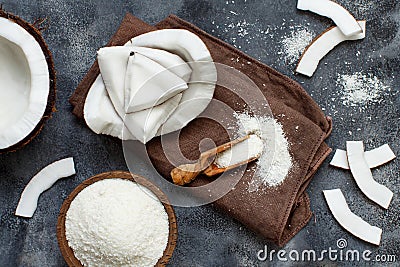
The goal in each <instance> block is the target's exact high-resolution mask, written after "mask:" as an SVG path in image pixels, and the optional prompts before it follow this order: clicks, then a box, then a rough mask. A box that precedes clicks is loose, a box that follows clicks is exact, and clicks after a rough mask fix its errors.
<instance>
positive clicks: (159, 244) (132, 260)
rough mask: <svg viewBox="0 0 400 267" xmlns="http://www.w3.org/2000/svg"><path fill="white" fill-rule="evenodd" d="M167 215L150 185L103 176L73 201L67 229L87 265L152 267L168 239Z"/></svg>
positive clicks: (76, 253)
mask: <svg viewBox="0 0 400 267" xmlns="http://www.w3.org/2000/svg"><path fill="white" fill-rule="evenodd" d="M168 229H169V225H168V215H167V213H166V211H165V209H164V206H163V205H162V203H161V202H160V201H158V200H157V198H156V197H155V196H154V195H153V194H152V193H151V192H150V191H149V190H147V189H146V188H144V187H142V186H140V185H138V184H136V183H134V182H132V181H128V180H123V179H105V180H101V181H98V182H96V183H94V184H92V185H90V186H88V187H86V188H85V189H83V190H82V191H81V192H80V193H79V194H78V195H77V196H76V197H75V199H74V200H73V201H72V203H71V206H70V207H69V209H68V212H67V215H66V221H65V232H66V237H67V240H68V244H69V246H70V247H71V248H72V250H73V251H74V255H75V257H76V258H77V259H78V260H79V261H80V262H81V263H82V264H83V265H84V266H136V267H140V266H154V265H155V264H156V263H157V261H158V260H159V259H160V258H161V257H162V255H163V253H164V250H165V248H166V245H167V242H168V233H169V230H168Z"/></svg>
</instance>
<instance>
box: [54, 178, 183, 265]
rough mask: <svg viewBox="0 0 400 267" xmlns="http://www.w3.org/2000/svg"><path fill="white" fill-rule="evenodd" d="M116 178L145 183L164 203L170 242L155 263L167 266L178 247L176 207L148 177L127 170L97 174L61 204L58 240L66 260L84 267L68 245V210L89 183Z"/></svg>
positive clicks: (70, 263) (68, 262) (78, 187)
mask: <svg viewBox="0 0 400 267" xmlns="http://www.w3.org/2000/svg"><path fill="white" fill-rule="evenodd" d="M115 178H121V179H127V180H130V181H132V182H136V183H138V184H141V185H143V186H144V187H146V188H147V189H149V190H150V191H152V192H153V194H155V195H156V196H157V197H158V199H159V200H160V201H161V202H162V204H163V205H164V208H165V211H166V212H167V214H168V221H169V235H168V243H167V247H166V248H165V250H164V254H163V256H162V257H161V258H160V259H159V260H158V262H157V264H156V265H155V266H156V267H163V266H166V265H167V263H168V262H169V260H170V259H171V257H172V254H173V252H174V249H175V247H176V240H177V238H178V226H177V223H176V216H175V212H174V209H173V208H172V206H171V205H170V204H169V200H168V198H167V196H166V195H165V194H164V193H163V192H162V191H161V190H160V189H159V188H158V187H156V186H155V185H154V184H152V183H151V182H149V181H148V180H147V179H145V178H143V177H141V176H139V175H136V174H132V173H129V172H126V171H113V172H105V173H101V174H98V175H95V176H93V177H91V178H89V179H87V180H86V181H83V182H82V183H81V184H79V185H78V186H77V187H76V188H75V189H74V191H72V193H71V194H70V195H69V196H68V197H67V198H66V199H65V201H64V203H63V204H62V206H61V209H60V214H59V216H58V221H57V240H58V246H59V247H60V250H61V254H62V255H63V257H64V259H65V262H66V263H67V264H68V266H70V267H72V266H74V267H83V265H82V264H81V262H80V261H79V260H78V259H77V258H76V257H75V255H74V252H73V250H72V249H71V248H70V246H69V245H68V241H67V238H66V234H65V219H66V216H67V211H68V209H69V207H70V205H71V203H72V201H73V200H74V198H75V197H76V196H77V195H78V194H79V193H80V192H81V191H82V190H83V189H85V188H86V187H88V186H89V185H91V184H93V183H95V182H98V181H100V180H103V179H115Z"/></svg>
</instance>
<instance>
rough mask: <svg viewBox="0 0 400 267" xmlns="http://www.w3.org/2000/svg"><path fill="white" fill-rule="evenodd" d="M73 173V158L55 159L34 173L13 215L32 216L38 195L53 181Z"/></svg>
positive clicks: (51, 184)
mask: <svg viewBox="0 0 400 267" xmlns="http://www.w3.org/2000/svg"><path fill="white" fill-rule="evenodd" d="M74 174H75V167H74V160H73V158H66V159H62V160H59V161H56V162H54V163H52V164H50V165H48V166H47V167H45V168H44V169H43V170H41V171H40V172H39V173H38V174H36V175H35V176H34V177H33V178H32V179H31V180H30V181H29V183H28V184H27V186H26V187H25V189H24V191H23V192H22V195H21V198H20V200H19V202H18V206H17V209H16V211H15V215H17V216H22V217H28V218H30V217H32V216H33V214H34V213H35V210H36V207H37V203H38V200H39V196H40V195H41V194H42V193H43V192H44V191H46V190H47V189H49V188H50V187H52V186H53V184H54V183H55V182H57V181H58V180H59V179H61V178H64V177H69V176H71V175H74Z"/></svg>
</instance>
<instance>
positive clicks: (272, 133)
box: [224, 113, 293, 191]
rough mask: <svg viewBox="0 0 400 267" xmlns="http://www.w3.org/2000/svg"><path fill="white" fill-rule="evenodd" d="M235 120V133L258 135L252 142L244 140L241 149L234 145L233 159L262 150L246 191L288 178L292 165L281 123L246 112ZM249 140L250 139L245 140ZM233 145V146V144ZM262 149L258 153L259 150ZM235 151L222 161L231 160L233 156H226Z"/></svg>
mask: <svg viewBox="0 0 400 267" xmlns="http://www.w3.org/2000/svg"><path fill="white" fill-rule="evenodd" d="M235 117H236V119H237V127H238V134H239V135H240V136H244V135H247V134H251V136H252V135H256V136H258V137H259V138H258V139H259V140H261V141H262V142H261V143H259V142H258V141H257V139H256V138H254V140H253V141H248V142H247V144H246V143H245V142H244V144H243V145H242V146H246V147H244V148H243V149H242V150H238V149H237V148H236V149H235V151H233V152H234V153H235V154H239V153H242V154H243V155H236V156H234V157H236V158H243V157H248V156H249V155H250V156H251V155H254V154H257V153H261V156H260V158H259V159H258V160H257V161H256V169H255V173H254V177H253V180H252V182H251V183H250V185H249V191H256V190H257V189H258V188H259V186H260V185H264V186H267V187H275V186H278V185H280V184H281V183H282V182H283V181H284V180H285V178H286V177H287V175H288V173H289V171H290V169H291V168H292V166H293V160H292V157H291V155H290V152H289V147H290V145H289V142H288V140H287V139H286V137H285V133H284V131H283V128H282V125H281V124H280V123H279V122H277V121H276V120H275V119H273V118H271V117H268V116H251V115H248V114H246V113H242V114H235ZM248 140H249V139H248ZM234 147H235V146H234ZM260 149H261V152H259V150H260ZM234 153H229V154H228V153H226V155H225V156H224V162H227V163H229V162H230V161H231V162H234V161H235V160H236V159H230V158H227V157H228V156H231V155H232V154H234Z"/></svg>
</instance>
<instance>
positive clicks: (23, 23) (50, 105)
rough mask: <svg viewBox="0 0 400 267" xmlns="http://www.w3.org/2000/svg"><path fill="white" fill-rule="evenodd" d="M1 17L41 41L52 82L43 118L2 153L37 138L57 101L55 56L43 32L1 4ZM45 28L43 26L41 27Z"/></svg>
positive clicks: (20, 146) (50, 82)
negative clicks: (6, 9) (21, 138)
mask: <svg viewBox="0 0 400 267" xmlns="http://www.w3.org/2000/svg"><path fill="white" fill-rule="evenodd" d="M0 17H3V18H7V19H9V20H11V21H12V22H14V23H17V24H18V25H20V26H21V27H22V28H24V29H25V30H26V31H27V32H28V33H29V34H31V35H32V36H33V37H34V38H35V40H36V41H37V42H38V43H39V45H40V47H41V48H42V51H43V53H44V55H45V57H46V61H47V66H48V69H49V77H50V80H49V84H50V91H49V95H48V98H47V106H46V110H45V112H44V114H43V116H42V119H41V120H40V122H39V123H38V124H37V125H36V127H35V128H34V129H33V130H32V132H30V133H29V134H28V135H27V136H26V137H25V138H24V139H23V140H21V141H20V142H18V143H16V144H14V145H12V146H10V147H8V148H4V149H0V154H3V153H8V152H14V151H17V150H18V149H21V148H23V147H24V146H25V145H27V144H28V143H30V142H31V141H32V139H33V138H35V137H36V136H37V135H38V134H39V133H40V131H41V130H42V129H43V126H44V124H45V122H46V121H47V120H48V119H50V118H51V115H52V112H55V111H56V109H55V102H56V91H57V89H56V71H55V69H54V62H53V56H52V54H51V52H50V50H49V48H48V46H47V44H46V42H45V41H44V39H43V36H42V33H41V32H40V30H39V29H37V28H35V27H34V25H33V24H31V23H29V22H27V21H25V20H23V19H21V18H20V17H18V16H15V15H14V14H11V13H9V12H6V11H4V10H3V9H2V7H1V6H0ZM40 29H43V28H40Z"/></svg>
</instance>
